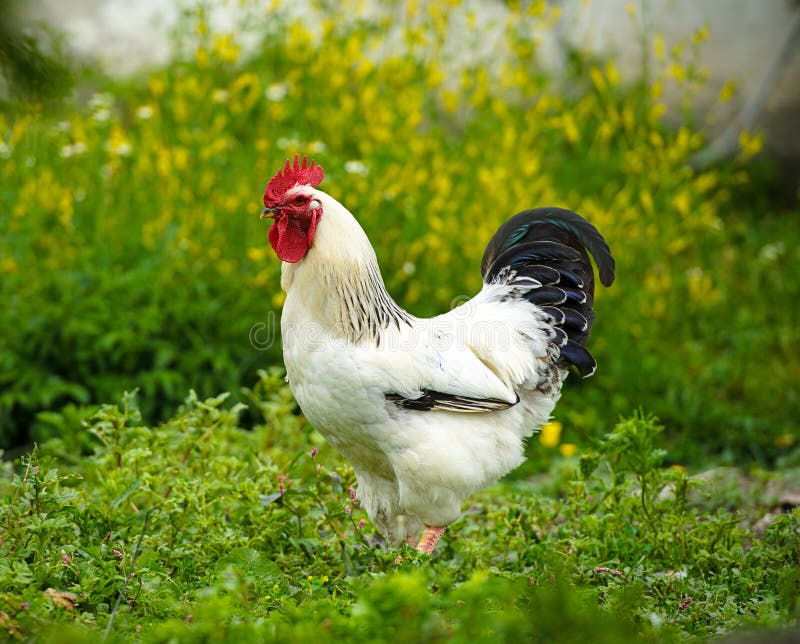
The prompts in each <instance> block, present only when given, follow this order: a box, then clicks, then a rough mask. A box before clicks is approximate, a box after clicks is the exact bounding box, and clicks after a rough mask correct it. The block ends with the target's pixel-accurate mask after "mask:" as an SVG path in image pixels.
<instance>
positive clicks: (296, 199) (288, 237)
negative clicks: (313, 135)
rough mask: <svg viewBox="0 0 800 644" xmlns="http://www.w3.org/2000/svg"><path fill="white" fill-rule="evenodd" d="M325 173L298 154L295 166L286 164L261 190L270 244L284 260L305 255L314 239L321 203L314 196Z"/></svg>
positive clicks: (320, 212) (262, 214) (287, 260)
mask: <svg viewBox="0 0 800 644" xmlns="http://www.w3.org/2000/svg"><path fill="white" fill-rule="evenodd" d="M324 176H325V173H324V172H323V171H322V168H321V167H319V166H318V165H315V164H314V162H313V161H312V162H311V165H308V161H307V160H306V158H305V157H303V162H302V164H301V163H300V158H299V156H298V155H295V157H294V165H292V164H290V163H289V161H288V160H287V161H286V165H285V166H284V167H283V168H282V169H281V170H279V171H278V172H277V174H276V175H275V176H274V177H272V179H270V180H269V183H268V184H267V188H266V190H265V191H264V206H265V208H264V211H263V212H262V213H261V217H262V219H263V218H271V219H273V220H274V221H273V222H272V225H271V226H270V228H269V243H270V244H271V245H272V248H273V249H274V250H275V253H277V255H278V257H280V258H281V259H282V260H283V261H284V262H290V263H295V262H299V261H300V260H301V259H303V257H305V255H306V253H307V252H308V249H309V248H311V243H312V242H313V240H314V232H315V231H316V229H317V223H319V219H320V217H321V216H322V204H321V203H320V201H319V199H318V198H317V197H316V196H315V192H316V191H315V190H314V187H315V186H317V185H319V183H320V182H321V181H322V178H323V177H324Z"/></svg>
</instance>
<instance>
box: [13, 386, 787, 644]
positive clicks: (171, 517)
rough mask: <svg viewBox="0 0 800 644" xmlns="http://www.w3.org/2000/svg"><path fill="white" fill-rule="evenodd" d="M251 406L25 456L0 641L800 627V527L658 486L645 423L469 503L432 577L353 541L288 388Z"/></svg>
mask: <svg viewBox="0 0 800 644" xmlns="http://www.w3.org/2000/svg"><path fill="white" fill-rule="evenodd" d="M248 398H249V399H250V401H251V405H252V407H253V408H254V409H258V410H260V411H259V415H260V418H259V422H258V423H257V424H256V425H255V427H254V428H253V430H252V431H246V430H243V429H242V428H240V427H239V425H238V417H239V413H240V411H241V408H240V407H239V406H232V405H230V404H226V403H225V402H224V401H225V396H220V397H218V398H215V399H210V400H206V401H200V400H198V398H197V397H196V396H194V395H192V396H190V397H189V399H187V401H186V403H185V405H184V407H183V409H182V411H181V412H180V413H179V414H178V415H176V416H175V417H174V418H173V419H171V420H170V421H168V422H167V423H165V424H163V425H161V426H159V427H149V426H147V425H146V424H144V423H142V421H141V420H140V415H139V412H138V410H137V409H136V406H135V397H134V396H126V397H125V399H124V400H123V402H122V403H121V404H120V406H119V407H114V406H106V407H103V408H102V409H101V410H100V412H99V413H98V414H97V416H96V417H94V418H93V419H92V420H91V422H90V423H89V425H88V431H89V433H90V434H91V435H92V437H93V438H92V442H93V445H94V447H95V451H94V454H93V455H91V456H88V457H84V458H82V459H81V460H80V462H79V463H71V462H69V461H65V459H64V458H63V457H62V456H61V455H62V454H63V453H64V446H63V445H61V444H60V443H59V441H55V442H52V443H50V444H47V445H45V446H43V447H42V448H41V449H39V450H38V451H34V452H33V453H32V454H31V455H30V456H28V457H26V458H25V459H23V462H22V468H21V469H20V470H19V473H18V474H15V475H14V476H13V477H11V476H8V477H6V478H4V479H3V482H2V484H1V485H2V487H0V494H2V497H1V498H3V505H2V506H1V507H2V515H0V521H1V522H2V525H3V532H2V545H1V546H0V548H1V549H2V552H3V554H4V557H3V559H2V560H1V561H0V611H2V612H0V619H2V627H3V628H4V629H7V632H8V633H10V634H11V635H12V636H14V637H20V638H23V639H32V638H37V639H42V640H43V641H68V640H70V639H75V638H77V639H97V638H99V637H100V636H101V634H102V633H103V632H104V631H106V630H108V632H109V633H110V636H111V637H110V640H111V641H117V640H120V641H130V640H131V639H134V640H136V641H167V640H173V641H174V640H179V641H208V640H209V639H211V640H214V641H223V640H224V641H237V640H240V638H245V637H246V638H251V639H252V638H259V639H262V640H269V641H298V640H300V639H306V638H311V637H313V638H321V639H323V640H325V641H328V640H330V641H366V640H368V641H376V642H378V641H397V640H400V641H407V640H409V639H424V640H426V641H450V640H455V641H475V640H478V641H488V640H489V639H492V638H494V639H501V640H509V641H519V640H520V638H524V639H533V640H535V641H565V642H573V641H574V642H578V641H586V640H587V639H588V640H590V641H599V642H604V641H607V642H615V641H620V639H621V638H632V639H633V640H635V641H654V642H655V641H672V640H675V639H678V638H685V637H687V636H692V637H694V636H698V637H704V636H710V635H717V634H721V633H726V632H729V631H733V630H738V629H742V628H744V627H748V628H753V627H766V626H779V625H785V624H786V623H788V622H789V621H790V620H792V619H794V618H796V616H797V610H798V605H797V597H798V590H800V574H798V570H800V510H794V512H792V513H789V514H777V515H776V516H774V517H773V518H772V521H771V522H769V524H768V525H765V524H763V525H759V524H758V522H757V518H760V517H761V516H762V515H763V514H764V512H765V511H766V510H767V509H769V508H770V507H771V505H772V504H774V503H776V501H775V499H771V498H770V497H769V495H761V498H762V499H763V501H756V499H758V498H759V495H756V494H746V495H745V498H744V499H738V498H737V494H741V493H742V487H741V485H742V481H741V477H740V476H733V477H728V479H727V481H724V482H722V483H720V481H716V482H715V483H714V485H715V486H716V488H717V489H713V490H711V489H710V487H709V486H710V485H712V484H711V483H709V482H706V483H703V482H702V480H700V479H698V478H692V477H690V478H687V477H686V476H685V474H683V473H682V472H681V471H679V470H676V469H674V468H669V467H664V466H663V458H664V452H663V450H662V449H661V448H660V445H661V434H660V431H661V429H660V427H659V426H658V425H657V424H656V423H655V422H654V421H653V420H652V419H650V418H647V417H644V416H642V415H635V416H633V417H631V418H629V419H627V420H624V421H622V422H620V423H619V424H618V425H617V426H616V427H615V428H614V429H613V431H612V432H611V433H610V434H608V435H607V436H605V437H603V438H602V439H599V440H597V441H596V443H595V446H594V449H593V450H592V451H591V452H587V453H585V454H584V455H583V456H582V457H580V458H579V459H578V458H572V459H561V458H559V459H553V461H552V467H551V471H550V474H549V476H547V477H544V478H542V479H541V480H540V482H538V483H537V482H535V481H531V480H529V481H516V482H506V483H501V484H499V485H496V486H494V487H492V488H490V489H488V490H486V491H484V492H482V493H480V494H478V495H476V496H475V497H474V498H473V499H471V500H470V502H469V504H468V505H467V507H466V508H465V513H464V515H463V516H462V518H461V519H459V520H458V521H457V522H456V523H454V524H453V525H452V526H451V527H450V528H449V529H448V531H447V532H446V533H445V537H444V539H443V541H442V543H441V544H440V546H439V548H438V549H437V551H436V552H435V553H434V555H433V557H432V558H429V557H428V556H427V555H421V554H419V553H416V552H415V551H413V550H411V549H409V548H407V547H404V548H403V549H402V550H401V551H396V550H392V549H390V548H387V547H386V546H385V545H384V544H383V542H382V540H381V538H380V537H379V535H377V534H375V532H374V529H373V528H372V527H371V526H370V524H369V522H368V521H366V522H365V519H366V517H365V514H364V512H363V510H361V509H360V508H359V507H358V506H357V504H354V503H353V501H352V500H351V497H350V493H349V489H350V487H351V486H352V485H354V475H353V472H352V470H351V469H350V468H349V467H348V466H346V465H344V464H343V463H342V462H341V459H340V458H339V457H338V456H337V455H336V454H335V453H333V452H332V450H331V449H330V448H328V447H327V446H326V445H325V444H324V443H323V441H322V439H321V437H320V436H319V435H318V434H316V433H315V432H313V431H312V430H311V428H309V427H307V426H306V425H305V424H304V421H303V419H302V418H301V417H299V416H297V415H295V414H294V404H293V402H292V399H291V395H290V393H289V392H288V390H287V389H286V387H285V385H284V384H283V383H282V381H281V379H280V377H279V374H271V375H268V374H263V377H262V379H261V381H260V382H259V384H258V386H257V387H256V388H255V389H254V390H253V391H251V392H249V393H248ZM314 447H317V448H318V452H315V453H314V455H313V456H312V448H314ZM537 449H543V448H541V447H538V448H537ZM7 469H10V467H9V468H7ZM788 476H790V475H789V474H788V473H787V474H784V475H783V476H782V477H778V476H776V475H768V474H767V473H763V472H762V473H760V474H758V477H760V479H761V480H760V482H753V483H751V485H756V486H757V487H758V486H761V489H763V486H765V485H767V483H769V482H771V483H772V484H775V483H780V482H781V481H785V480H786V477H788ZM791 476H794V477H797V476H798V472H797V471H795V472H794V473H793V474H791ZM794 482H795V483H796V478H795V480H794ZM711 492H713V495H712V496H711V498H709V497H708V495H709V494H710V493H711ZM398 555H399V557H400V560H399V561H398V560H397V556H398ZM689 597H691V600H689V599H688V598H689ZM120 598H121V601H119V606H118V607H117V606H116V605H117V603H118V600H119V599H120ZM112 618H113V619H112Z"/></svg>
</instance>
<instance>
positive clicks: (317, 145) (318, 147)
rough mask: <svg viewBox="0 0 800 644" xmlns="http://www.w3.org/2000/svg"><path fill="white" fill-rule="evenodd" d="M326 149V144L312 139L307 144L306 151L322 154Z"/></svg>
mask: <svg viewBox="0 0 800 644" xmlns="http://www.w3.org/2000/svg"><path fill="white" fill-rule="evenodd" d="M327 149H328V146H327V145H325V144H324V143H323V142H322V141H312V142H311V143H309V144H308V151H309V152H311V153H312V154H322V153H323V152H325V151H326V150H327Z"/></svg>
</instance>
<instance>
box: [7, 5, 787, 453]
mask: <svg viewBox="0 0 800 644" xmlns="http://www.w3.org/2000/svg"><path fill="white" fill-rule="evenodd" d="M455 4H458V3H455ZM438 6H439V5H438V4H437V3H428V4H427V5H425V6H424V7H417V8H416V9H415V8H414V7H411V6H410V7H409V9H408V13H407V14H406V15H405V16H404V17H403V18H402V19H400V20H398V19H397V16H395V15H392V12H391V11H389V10H388V9H387V12H388V13H387V14H386V15H378V16H373V18H371V19H366V18H364V19H360V18H359V19H355V18H354V17H353V15H355V14H357V13H358V12H357V11H356V12H355V14H353V11H351V10H353V7H349V6H348V5H347V3H346V4H345V5H344V6H343V7H342V8H340V9H336V8H334V7H333V6H332V5H331V6H326V7H321V8H320V9H319V10H320V14H319V20H317V21H312V22H314V24H316V25H318V26H319V32H318V33H317V32H314V33H312V32H309V31H308V29H307V28H306V26H305V25H304V24H303V23H301V22H297V21H296V20H293V19H291V18H290V17H289V14H287V13H285V12H282V11H281V10H276V12H275V13H271V14H269V15H266V16H265V17H263V18H260V19H254V20H253V21H252V22H251V23H250V24H249V25H248V26H246V27H242V31H240V32H237V34H236V35H234V34H214V33H211V32H209V29H208V25H207V23H206V22H205V18H204V12H203V9H202V7H201V8H199V9H197V10H196V11H194V12H190V13H189V14H188V17H187V23H186V25H185V29H184V31H183V32H181V34H180V35H179V42H178V43H177V44H178V45H179V51H182V52H187V51H188V52H190V56H191V57H189V58H183V59H180V58H179V59H178V60H177V61H176V62H174V63H172V64H170V65H168V66H167V67H165V68H164V69H161V70H155V71H153V72H152V73H150V75H149V76H148V77H147V78H142V79H134V80H132V81H126V82H120V81H111V80H104V81H100V87H98V89H102V92H101V91H98V92H96V93H95V94H94V95H92V97H91V98H90V100H89V101H88V103H87V104H84V103H83V102H76V103H75V104H74V105H72V106H71V107H70V108H69V109H68V110H67V112H66V113H64V114H63V115H61V116H59V117H58V119H56V117H55V116H52V115H48V114H44V115H43V114H42V112H41V111H40V110H39V109H38V108H37V106H35V105H33V106H23V109H18V110H16V111H14V112H9V113H5V114H2V115H0V156H2V157H3V161H2V163H1V164H0V177H1V178H2V179H1V180H0V185H2V188H0V226H2V228H3V230H4V234H3V237H2V240H0V296H2V299H3V303H4V305H3V307H2V308H0V326H2V328H3V329H4V331H3V340H2V342H0V440H2V441H3V443H4V444H19V443H23V442H25V441H26V440H31V439H35V440H46V439H47V438H49V437H51V436H54V435H62V436H64V437H65V439H66V438H67V437H69V436H72V437H73V438H72V439H68V442H73V443H78V442H79V441H80V440H81V439H80V438H78V436H79V435H80V433H79V431H78V430H79V427H80V425H79V420H80V418H81V417H82V416H83V415H85V414H86V413H90V412H91V409H89V410H85V409H82V408H83V407H84V406H86V405H90V406H91V405H97V404H100V403H103V402H105V401H108V400H113V399H115V398H116V397H117V396H118V395H119V394H120V393H121V392H122V391H124V390H126V389H131V388H133V387H134V386H136V387H138V388H139V391H140V396H139V401H140V405H141V411H142V413H143V414H144V416H145V418H147V419H149V420H157V419H163V418H166V417H167V416H168V415H169V414H170V413H172V411H174V409H175V407H176V406H177V405H178V404H179V403H180V400H181V398H182V396H183V395H184V392H185V391H187V390H188V389H189V388H193V389H195V390H196V391H198V392H199V393H200V394H201V396H208V395H213V393H214V392H216V391H222V390H230V389H235V387H233V386H232V385H234V384H246V383H249V382H252V381H253V380H254V379H255V372H256V369H257V368H258V367H260V366H265V365H268V364H278V363H279V362H280V355H279V351H278V346H277V344H276V342H275V340H276V338H275V335H276V321H277V319H278V318H279V315H280V306H281V303H282V296H281V294H280V290H279V280H278V270H279V269H278V261H277V259H276V258H275V257H274V256H273V254H272V252H271V250H270V249H269V247H268V245H267V241H266V235H265V230H264V228H263V225H262V224H261V223H260V222H259V221H258V217H257V215H258V213H259V210H260V206H259V201H260V192H261V190H262V188H263V185H264V183H265V182H266V181H267V179H268V178H269V177H270V176H271V174H272V173H273V172H274V171H275V170H276V169H277V168H278V167H279V166H280V165H281V164H282V163H283V161H284V159H285V158H286V157H287V156H293V155H294V153H295V152H300V153H307V154H309V155H312V156H314V157H315V158H316V160H317V161H318V162H320V163H321V165H323V166H324V167H325V169H326V173H327V176H326V180H325V183H324V184H323V187H324V188H325V189H326V190H327V191H329V192H331V193H332V194H333V195H334V196H335V197H337V198H339V199H341V200H342V201H343V202H344V203H345V204H346V205H347V206H348V207H349V208H350V209H351V210H352V211H353V212H354V213H355V214H356V215H357V217H358V218H359V219H360V221H361V222H362V223H363V225H364V227H365V229H366V230H367V232H368V234H369V235H370V238H371V239H372V241H373V243H374V245H375V248H376V251H377V253H378V256H379V258H380V260H381V265H382V268H383V271H384V274H385V277H386V280H387V282H388V285H389V288H390V290H391V292H392V293H393V294H394V295H395V296H396V298H397V299H398V301H399V302H400V304H402V305H403V306H405V307H407V308H409V309H410V310H412V311H413V312H414V313H416V314H419V315H429V314H433V313H438V312H441V311H443V310H446V309H447V307H448V306H449V305H450V304H451V303H452V302H453V301H454V300H455V299H457V298H463V297H464V296H466V295H468V294H472V293H474V292H476V291H477V289H478V288H479V282H480V277H479V271H478V262H479V259H480V256H481V253H482V251H483V247H484V245H485V243H486V241H487V240H488V238H489V237H490V235H491V234H492V232H493V231H494V229H495V228H496V226H497V225H499V224H500V223H501V222H502V221H503V220H504V219H505V218H507V217H509V216H510V215H512V214H513V213H514V212H516V211H519V210H521V209H523V208H526V207H530V206H535V205H547V204H554V205H562V206H565V207H569V208H571V209H574V210H576V211H578V212H580V213H581V214H583V215H584V216H586V217H587V218H588V219H590V220H591V221H592V222H593V223H595V224H596V225H597V226H598V227H599V228H600V229H601V230H602V231H603V233H604V234H605V236H606V237H607V238H608V240H609V242H610V245H611V247H612V250H613V251H614V254H615V256H616V258H617V265H618V281H617V283H616V284H615V285H614V286H613V287H612V288H611V289H609V290H608V291H606V290H605V289H600V290H601V292H600V293H599V294H598V301H597V310H598V315H597V324H596V329H595V332H594V334H593V337H592V339H591V342H590V347H591V350H592V352H593V353H594V354H595V356H596V357H597V359H598V362H599V365H600V367H599V370H598V374H597V376H596V377H595V378H593V379H592V380H591V381H590V382H586V383H583V382H578V380H577V378H570V379H569V380H568V382H567V394H566V395H565V397H564V400H563V402H562V404H561V406H560V407H559V409H558V412H557V413H558V414H559V415H560V419H561V420H562V421H563V423H564V426H565V427H566V428H567V438H568V439H569V440H570V441H572V442H576V443H579V444H581V445H585V444H586V443H587V442H588V440H589V437H590V436H592V435H595V434H596V433H597V432H599V431H602V430H603V428H604V427H607V426H608V425H610V424H611V423H613V422H614V421H615V419H616V418H617V417H618V416H619V415H620V414H625V415H627V414H630V411H631V410H632V409H635V408H637V407H639V406H642V407H644V408H646V409H648V410H650V411H652V412H653V413H655V414H657V415H658V416H659V417H660V418H661V419H662V420H663V421H664V423H665V425H666V426H667V428H668V431H667V436H668V443H669V444H670V446H671V447H672V455H673V458H675V459H678V460H682V461H688V460H695V459H696V458H698V457H707V456H708V455H709V454H721V456H722V458H724V459H725V460H728V461H732V462H735V461H739V462H742V461H744V462H747V461H750V460H756V461H758V462H763V463H770V462H773V461H774V459H775V458H776V457H778V456H780V455H782V454H784V453H785V452H786V451H787V450H788V449H790V448H792V445H793V444H794V438H793V437H795V436H796V435H797V432H798V424H797V423H798V421H797V419H798V418H799V417H800V413H799V412H800V407H798V405H800V398H798V394H797V387H795V386H794V383H795V381H796V374H797V370H798V359H799V358H798V354H797V352H796V351H794V350H793V343H794V339H795V335H796V334H795V320H796V319H797V318H798V314H800V311H798V308H797V307H798V304H797V303H798V302H800V292H798V283H799V282H798V279H797V276H796V271H793V270H791V267H792V265H793V263H792V258H793V257H795V256H796V250H797V247H798V243H800V231H798V228H797V225H796V222H797V217H796V216H795V215H796V213H791V212H786V213H780V212H778V211H777V208H776V206H775V199H774V192H775V191H776V189H777V182H776V180H775V179H774V178H771V175H770V173H769V172H768V171H766V172H765V171H764V170H765V169H764V168H763V167H762V166H759V165H753V164H750V163H748V161H749V158H750V157H751V156H752V155H753V154H755V153H756V152H757V151H758V149H759V147H760V144H761V139H760V138H759V137H758V136H753V135H749V134H748V135H747V136H744V137H743V138H742V146H743V147H742V152H741V155H740V157H739V158H737V159H736V160H734V161H732V162H730V163H728V164H726V165H724V166H721V167H718V168H714V169H711V170H708V171H704V172H699V173H698V172H694V171H692V170H691V169H690V168H689V167H688V166H687V163H686V162H687V159H688V158H689V157H690V156H691V155H692V154H694V153H695V152H696V151H697V150H698V149H699V148H700V147H701V146H702V142H703V141H702V138H703V137H702V135H701V134H700V133H698V132H697V131H696V130H695V129H694V128H693V127H691V126H690V125H689V123H690V120H687V121H686V124H684V125H683V126H681V127H677V128H667V127H665V126H664V125H663V124H662V122H661V116H662V115H663V114H664V112H665V110H666V107H665V105H664V104H663V103H662V102H661V100H662V98H661V97H662V94H663V93H664V92H665V91H666V89H671V90H674V91H677V92H678V93H679V95H682V96H683V97H684V99H688V98H689V97H691V95H692V94H693V93H694V92H696V91H697V89H698V87H699V84H700V83H701V81H702V74H700V73H699V72H698V66H697V65H696V60H695V58H696V55H697V51H698V48H699V47H700V46H701V43H702V41H703V39H704V38H705V36H706V35H707V33H706V32H698V34H695V36H694V37H693V38H692V39H691V42H690V43H685V44H684V45H681V46H678V47H675V48H674V49H673V50H672V51H671V53H670V54H666V53H665V52H664V48H663V43H661V44H660V45H659V42H656V47H655V49H654V52H655V58H653V59H652V62H653V69H652V70H651V72H652V75H651V80H649V81H648V83H646V84H645V83H639V84H634V85H633V86H627V87H626V86H623V85H621V84H620V75H619V72H618V71H617V69H616V67H615V66H614V64H613V62H610V61H609V62H606V63H603V62H599V61H595V60H592V59H590V58H587V57H586V56H583V55H581V54H580V53H579V52H575V53H573V54H572V55H571V56H570V59H569V65H568V68H567V70H566V72H565V74H566V76H565V78H564V80H563V82H553V81H552V80H550V79H549V78H548V77H547V76H546V75H545V74H543V73H542V72H541V70H540V69H539V67H538V55H539V53H538V49H537V46H536V43H535V41H534V40H532V39H531V35H530V34H532V33H535V32H537V31H538V30H543V29H552V28H554V27H555V25H556V23H557V21H558V12H557V9H556V8H551V7H547V6H546V4H544V3H534V4H533V5H531V7H529V11H527V12H526V11H523V10H522V9H521V8H518V7H516V6H515V7H509V11H511V12H512V14H513V15H514V19H513V20H509V22H508V27H507V33H506V34H505V37H504V39H503V42H504V43H505V46H506V49H507V51H506V54H505V55H506V58H505V59H504V60H505V62H504V63H503V64H502V65H499V64H498V65H496V66H494V67H491V68H490V67H486V66H484V65H481V64H479V63H475V64H474V65H472V66H469V65H468V66H467V67H465V68H463V69H461V68H458V67H457V66H455V67H454V66H453V65H454V63H453V62H452V61H451V60H450V58H449V56H448V55H447V54H446V40H447V37H448V36H447V34H448V28H447V24H448V22H447V20H448V19H447V17H446V14H445V13H444V12H442V11H440V10H439V9H437V7H438ZM463 10H464V9H463V7H459V8H454V9H453V11H463ZM467 24H470V25H473V23H471V22H469V20H468V19H467ZM390 27H396V28H397V29H398V30H399V32H398V41H397V42H398V45H397V47H396V48H393V49H392V51H390V52H387V51H386V50H385V48H384V47H383V43H384V39H383V37H382V36H381V34H383V33H385V31H386V30H387V29H389V28H390ZM486 28H488V25H480V24H474V25H473V26H471V27H469V28H468V29H467V30H466V31H465V32H464V33H462V34H460V35H459V38H460V40H461V41H462V42H464V43H469V42H472V41H473V40H474V41H479V40H480V39H481V37H482V30H483V29H486ZM247 29H250V30H251V31H252V33H254V34H258V36H259V37H260V38H262V39H263V40H262V42H261V44H260V45H259V46H258V47H257V48H256V49H255V51H254V52H253V53H252V55H250V56H248V57H247V58H244V57H242V56H241V48H240V45H239V42H238V40H237V38H241V39H242V40H245V36H246V35H247ZM646 36H647V35H646V34H645V35H643V42H647V41H648V38H647V37H646ZM431 52H434V54H436V53H437V52H438V53H440V54H441V55H431ZM648 58H650V57H648ZM94 83H95V84H97V83H98V81H97V80H96V79H95V81H94ZM564 87H569V88H570V90H569V92H565V91H564V90H563V88H564ZM720 96H721V98H720V101H725V100H727V99H728V98H729V97H730V91H728V92H723V93H722V94H721V95H720ZM682 104H684V105H685V104H688V103H687V101H686V100H684V101H683V103H682ZM333 106H335V109H334V108H333ZM499 186H502V189H498V187H499ZM254 347H257V348H254ZM234 395H235V396H237V395H238V394H234ZM64 405H73V406H74V409H75V413H74V414H73V415H72V417H71V420H65V421H64V424H62V425H61V426H56V425H54V424H53V420H54V417H53V416H51V415H49V414H48V413H45V414H44V415H41V416H38V418H37V415H38V414H39V413H40V412H49V411H50V410H53V409H58V408H61V407H62V406H64Z"/></svg>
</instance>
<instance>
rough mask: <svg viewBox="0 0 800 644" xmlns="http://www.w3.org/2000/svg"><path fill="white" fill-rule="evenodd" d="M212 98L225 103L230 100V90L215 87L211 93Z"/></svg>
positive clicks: (216, 101)
mask: <svg viewBox="0 0 800 644" xmlns="http://www.w3.org/2000/svg"><path fill="white" fill-rule="evenodd" d="M211 100H212V101H214V102H215V103H224V102H225V101H227V100H228V92H227V90H224V89H215V90H214V92H213V93H212V94H211Z"/></svg>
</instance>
